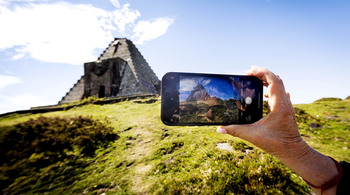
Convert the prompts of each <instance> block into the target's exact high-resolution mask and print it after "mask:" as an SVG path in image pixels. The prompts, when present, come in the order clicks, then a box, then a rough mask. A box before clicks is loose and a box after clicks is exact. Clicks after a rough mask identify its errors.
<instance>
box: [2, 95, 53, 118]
mask: <svg viewBox="0 0 350 195" xmlns="http://www.w3.org/2000/svg"><path fill="white" fill-rule="evenodd" d="M0 102H1V103H0V113H6V112H12V111H16V110H27V109H30V108H31V107H35V106H44V105H52V104H55V103H56V102H52V101H47V100H45V99H44V98H43V97H41V96H37V95H32V94H21V95H17V96H13V97H9V96H3V95H0Z"/></svg>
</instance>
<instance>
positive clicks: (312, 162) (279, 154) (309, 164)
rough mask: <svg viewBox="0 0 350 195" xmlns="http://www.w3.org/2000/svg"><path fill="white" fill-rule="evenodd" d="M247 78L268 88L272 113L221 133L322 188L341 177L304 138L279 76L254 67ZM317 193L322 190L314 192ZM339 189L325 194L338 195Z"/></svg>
mask: <svg viewBox="0 0 350 195" xmlns="http://www.w3.org/2000/svg"><path fill="white" fill-rule="evenodd" d="M247 75H251V76H256V77H258V78H259V79H260V80H262V81H263V84H264V86H265V87H267V94H266V95H265V97H267V98H268V99H269V100H268V105H269V109H270V113H269V114H267V115H266V116H265V117H264V118H262V119H260V120H259V121H257V122H255V123H253V124H248V125H229V126H220V127H219V128H218V129H217V132H219V133H227V134H230V135H232V136H235V137H239V138H242V139H244V140H247V141H249V142H250V143H252V144H254V145H256V146H257V147H259V148H261V149H262V150H264V151H265V152H267V153H269V154H271V155H273V156H275V157H276V158H278V159H279V160H280V161H281V162H282V163H284V164H285V165H286V166H288V167H289V168H291V169H292V170H294V171H295V172H296V173H297V174H299V175H300V176H301V177H303V178H304V179H306V180H307V181H309V182H311V183H312V184H314V185H316V186H321V185H323V184H324V183H326V182H328V181H329V180H331V179H332V178H333V177H335V176H337V175H338V171H337V168H336V165H335V164H334V162H333V161H332V160H331V159H330V158H328V157H327V156H324V155H323V154H321V153H319V152H317V151H315V150H314V149H312V148H311V147H310V146H309V145H308V144H307V143H306V142H305V141H304V140H303V139H302V137H301V136H300V133H299V130H298V126H297V123H296V120H295V115H294V108H293V105H292V103H291V101H290V95H289V93H287V92H286V91H285V89H284V85H283V82H282V80H281V79H280V78H279V76H277V75H275V74H273V73H272V72H270V71H269V70H268V69H265V68H260V67H256V66H252V68H251V70H250V71H248V72H247ZM313 191H314V192H315V193H317V194H319V193H320V190H319V189H313ZM335 192H336V186H335V187H333V188H331V189H329V190H327V191H325V194H335Z"/></svg>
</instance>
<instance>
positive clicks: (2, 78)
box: [0, 75, 21, 90]
mask: <svg viewBox="0 0 350 195" xmlns="http://www.w3.org/2000/svg"><path fill="white" fill-rule="evenodd" d="M20 82H21V80H20V79H19V78H17V77H14V76H6V75H0V90H1V89H3V88H5V87H6V86H8V85H12V84H16V83H20Z"/></svg>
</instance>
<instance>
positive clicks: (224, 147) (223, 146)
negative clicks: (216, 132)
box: [216, 143, 233, 152]
mask: <svg viewBox="0 0 350 195" xmlns="http://www.w3.org/2000/svg"><path fill="white" fill-rule="evenodd" d="M216 147H217V148H218V149H220V150H227V151H229V152H233V149H232V146H230V144H228V143H218V144H217V145H216Z"/></svg>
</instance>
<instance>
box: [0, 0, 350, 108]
mask: <svg viewBox="0 0 350 195" xmlns="http://www.w3.org/2000/svg"><path fill="white" fill-rule="evenodd" d="M0 26H1V30H0V113H4V112H8V111H13V110H19V109H28V108H29V107H31V106H39V105H47V104H55V103H57V102H58V101H59V100H60V99H61V98H62V96H64V95H65V93H66V92H67V91H68V90H69V89H70V88H71V87H72V86H73V84H74V83H75V82H76V81H77V80H78V79H79V78H80V76H81V75H82V74H83V64H84V62H89V61H94V60H96V59H97V57H98V56H99V55H100V53H101V52H102V51H103V49H104V48H106V47H107V46H108V44H109V43H110V42H111V41H112V40H113V37H127V38H129V39H131V40H132V41H133V42H134V43H135V44H136V46H137V47H138V49H139V50H140V51H141V53H142V54H143V56H144V57H145V58H146V60H147V61H148V63H149V64H150V66H151V67H152V69H153V70H154V72H155V73H156V74H157V76H158V77H159V78H161V77H162V76H163V75H164V74H165V73H166V72H170V71H185V72H206V73H224V74H231V73H232V74H243V71H244V70H247V69H249V68H250V66H251V65H257V66H263V67H267V68H269V69H270V70H272V71H273V72H274V73H276V74H278V75H279V76H280V77H281V78H282V79H283V81H284V83H285V85H286V90H287V91H289V92H290V93H291V97H292V102H293V103H311V102H313V101H315V100H317V99H320V98H322V97H340V98H346V97H347V96H349V95H350V90H349V89H350V87H349V84H350V77H349V73H350V55H349V54H350V36H349V34H350V1H345V0H344V1H341V0H333V1H331V0H328V1H326V0H307V1H305V0H221V1H198V0H186V1H184V0H182V1H181V0H178V1H164V0H147V1H140V0H119V1H117V0H111V1H109V0H75V1H56V0H10V1H9V0H0Z"/></svg>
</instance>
